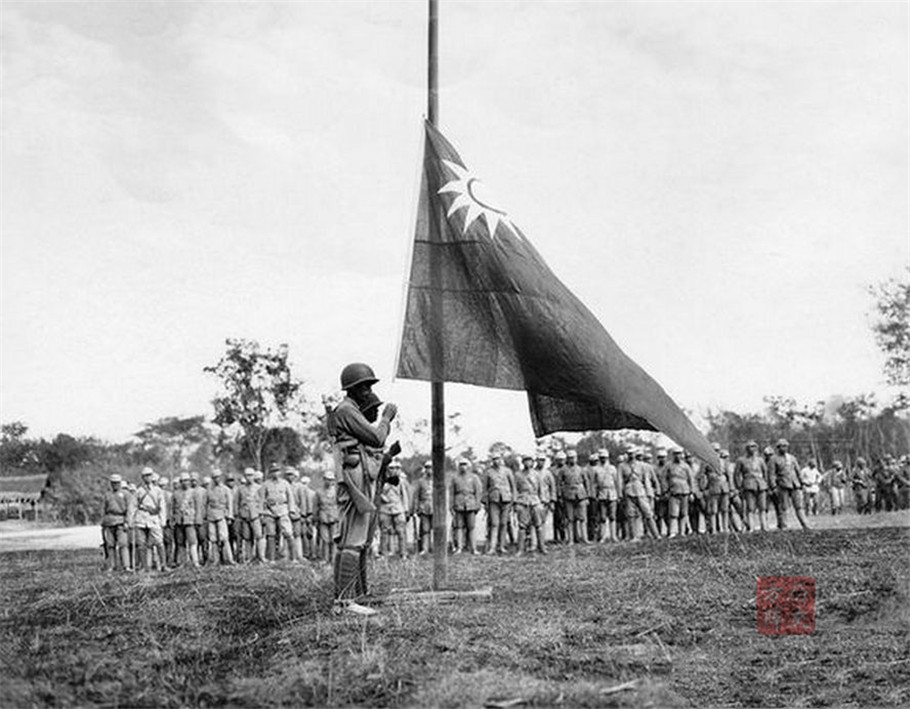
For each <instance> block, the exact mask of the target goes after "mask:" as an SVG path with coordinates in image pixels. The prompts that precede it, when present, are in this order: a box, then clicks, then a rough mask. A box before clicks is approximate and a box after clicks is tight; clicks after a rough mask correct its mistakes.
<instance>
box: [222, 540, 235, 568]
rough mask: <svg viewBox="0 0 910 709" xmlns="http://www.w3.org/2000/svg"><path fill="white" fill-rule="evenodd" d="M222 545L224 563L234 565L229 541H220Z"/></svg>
mask: <svg viewBox="0 0 910 709" xmlns="http://www.w3.org/2000/svg"><path fill="white" fill-rule="evenodd" d="M222 546H223V547H224V551H223V552H222V553H223V554H224V563H225V564H227V565H228V566H233V565H234V553H233V552H232V551H231V543H230V542H222Z"/></svg>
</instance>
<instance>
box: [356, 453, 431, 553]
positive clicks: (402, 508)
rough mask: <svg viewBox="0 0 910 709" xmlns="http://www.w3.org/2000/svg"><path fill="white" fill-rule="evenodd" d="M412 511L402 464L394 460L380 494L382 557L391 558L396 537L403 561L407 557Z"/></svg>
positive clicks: (380, 549) (380, 546)
mask: <svg viewBox="0 0 910 709" xmlns="http://www.w3.org/2000/svg"><path fill="white" fill-rule="evenodd" d="M431 465H432V463H431ZM430 472H432V469H431V471H430ZM410 509H411V505H410V500H409V498H408V492H407V485H406V484H405V482H404V481H403V480H402V479H401V463H400V462H399V461H397V460H392V461H391V462H390V463H389V475H388V478H387V479H386V480H385V481H384V482H383V483H382V490H381V491H380V493H379V554H380V555H386V556H391V554H392V536H393V535H394V536H395V538H396V539H398V556H400V557H401V558H402V559H404V558H405V557H407V555H408V543H407V538H406V535H405V532H406V531H407V528H408V512H409V511H410ZM370 541H372V540H370Z"/></svg>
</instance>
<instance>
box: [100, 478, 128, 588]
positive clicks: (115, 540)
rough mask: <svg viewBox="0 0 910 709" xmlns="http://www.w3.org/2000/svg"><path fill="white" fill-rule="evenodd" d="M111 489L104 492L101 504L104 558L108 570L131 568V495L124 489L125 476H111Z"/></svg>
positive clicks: (126, 569)
mask: <svg viewBox="0 0 910 709" xmlns="http://www.w3.org/2000/svg"><path fill="white" fill-rule="evenodd" d="M110 485H111V489H110V490H108V491H107V492H106V493H104V499H103V501H102V506H101V536H102V539H103V540H104V552H105V553H104V558H105V561H106V567H107V570H108V571H113V570H114V569H116V568H117V565H118V562H119V566H120V569H121V570H122V571H128V570H129V568H130V557H129V534H128V532H127V515H128V514H129V511H130V501H129V495H128V494H127V492H126V490H124V489H123V478H122V477H121V476H120V475H117V474H116V473H115V474H113V475H111V477H110Z"/></svg>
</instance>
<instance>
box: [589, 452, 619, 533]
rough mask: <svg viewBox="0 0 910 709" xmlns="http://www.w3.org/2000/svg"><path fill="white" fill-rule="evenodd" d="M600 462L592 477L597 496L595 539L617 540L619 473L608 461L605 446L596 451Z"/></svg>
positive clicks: (608, 453)
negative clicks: (595, 473)
mask: <svg viewBox="0 0 910 709" xmlns="http://www.w3.org/2000/svg"><path fill="white" fill-rule="evenodd" d="M597 459H598V461H599V463H600V467H599V468H598V471H597V475H596V476H595V478H594V496H595V497H596V498H597V508H598V517H597V523H598V524H597V541H599V542H605V541H607V540H610V541H614V542H615V541H618V539H617V536H616V517H617V515H616V506H617V503H618V501H619V499H620V498H621V497H622V488H621V486H620V483H619V474H618V473H617V471H616V468H615V467H614V466H613V464H612V463H610V452H609V451H608V450H607V449H606V448H601V449H600V450H598V451H597Z"/></svg>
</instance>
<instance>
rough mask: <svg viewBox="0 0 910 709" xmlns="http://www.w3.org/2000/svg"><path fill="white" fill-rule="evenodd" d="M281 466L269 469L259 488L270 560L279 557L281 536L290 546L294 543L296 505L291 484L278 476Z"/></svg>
mask: <svg viewBox="0 0 910 709" xmlns="http://www.w3.org/2000/svg"><path fill="white" fill-rule="evenodd" d="M280 471H281V468H280V466H273V467H272V468H270V469H269V477H268V478H266V480H265V482H264V483H262V485H261V486H260V488H259V495H260V497H261V499H262V527H263V532H264V533H265V555H266V559H268V560H269V561H274V560H275V559H277V558H278V544H279V536H280V537H281V538H282V539H284V541H285V543H286V544H288V546H291V547H292V546H293V544H294V532H293V530H292V529H291V509H292V508H294V507H295V505H294V499H293V497H292V496H291V486H290V485H288V482H287V480H284V479H282V478H280V477H278V474H279V472H280Z"/></svg>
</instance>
